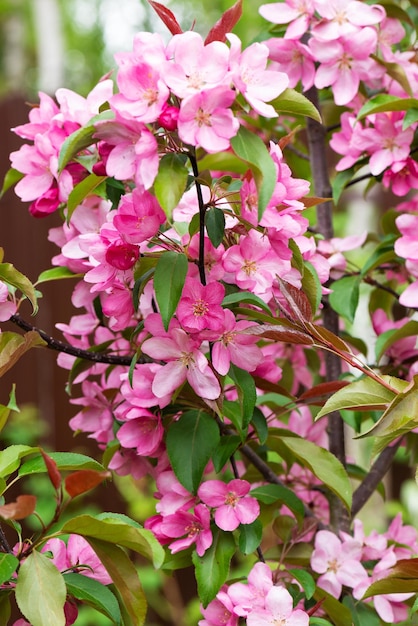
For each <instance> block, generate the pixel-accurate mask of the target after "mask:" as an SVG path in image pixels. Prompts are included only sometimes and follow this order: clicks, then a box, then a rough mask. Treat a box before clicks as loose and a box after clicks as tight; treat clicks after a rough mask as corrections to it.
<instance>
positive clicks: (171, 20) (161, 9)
mask: <svg viewBox="0 0 418 626" xmlns="http://www.w3.org/2000/svg"><path fill="white" fill-rule="evenodd" d="M148 2H149V4H150V5H151V6H152V8H153V9H154V11H155V12H156V14H157V15H158V17H159V18H160V20H161V21H162V22H164V24H165V25H166V26H167V28H168V30H169V31H170V33H171V34H172V35H180V33H182V32H183V29H182V28H181V26H180V24H179V23H178V21H177V20H176V17H175V15H174V13H173V12H172V11H170V9H167V7H165V6H164V5H163V4H160V3H159V2H154V0H148Z"/></svg>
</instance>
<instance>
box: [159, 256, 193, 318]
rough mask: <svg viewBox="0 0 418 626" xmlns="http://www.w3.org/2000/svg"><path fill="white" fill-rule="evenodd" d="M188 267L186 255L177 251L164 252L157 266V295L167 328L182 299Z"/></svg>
mask: <svg viewBox="0 0 418 626" xmlns="http://www.w3.org/2000/svg"><path fill="white" fill-rule="evenodd" d="M187 268H188V262H187V257H186V255H185V254H179V253H177V252H164V253H163V254H162V255H161V256H160V258H159V260H158V263H157V267H156V268H155V273H154V291H155V297H156V300H157V304H158V307H159V309H160V313H161V317H162V320H163V324H164V328H165V329H166V330H168V325H169V323H170V320H171V318H172V317H173V315H174V313H175V311H176V308H177V305H178V302H179V300H180V297H181V293H182V291H183V287H184V281H185V280H186V274H187Z"/></svg>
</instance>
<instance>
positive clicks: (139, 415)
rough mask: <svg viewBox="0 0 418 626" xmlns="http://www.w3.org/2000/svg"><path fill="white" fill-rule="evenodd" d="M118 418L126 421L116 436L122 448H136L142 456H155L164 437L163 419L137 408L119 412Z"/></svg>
mask: <svg viewBox="0 0 418 626" xmlns="http://www.w3.org/2000/svg"><path fill="white" fill-rule="evenodd" d="M117 417H118V418H119V419H123V420H125V423H124V424H122V426H121V427H120V428H119V430H118V432H117V435H116V436H117V438H118V440H119V441H120V442H121V444H122V446H123V447H124V448H135V449H136V452H137V454H139V455H140V456H155V455H156V453H157V451H158V449H159V447H160V444H161V442H162V440H163V435H164V428H163V426H162V423H161V418H160V417H159V416H158V415H153V414H152V413H151V412H149V411H147V409H140V408H136V407H132V408H128V409H127V410H125V411H123V410H122V411H121V410H118V411H117Z"/></svg>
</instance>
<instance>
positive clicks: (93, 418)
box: [69, 380, 114, 443]
mask: <svg viewBox="0 0 418 626" xmlns="http://www.w3.org/2000/svg"><path fill="white" fill-rule="evenodd" d="M104 391H105V390H104V389H103V388H102V387H101V386H100V385H99V384H98V383H97V382H95V381H89V380H85V381H83V383H82V396H81V398H74V399H72V400H71V404H76V405H80V406H81V407H83V408H82V409H81V411H80V412H79V413H77V415H75V416H74V417H73V418H72V419H71V420H70V422H69V425H70V428H72V430H74V431H81V432H85V433H90V434H89V437H90V438H93V439H96V441H99V442H102V443H107V442H109V441H111V440H112V439H114V434H113V401H112V400H109V393H108V391H109V390H108V389H107V390H106V391H107V394H105V393H104Z"/></svg>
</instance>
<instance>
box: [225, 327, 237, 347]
mask: <svg viewBox="0 0 418 626" xmlns="http://www.w3.org/2000/svg"><path fill="white" fill-rule="evenodd" d="M236 334H237V333H235V332H234V331H232V330H230V331H229V332H228V333H224V334H223V335H222V337H221V341H222V343H223V344H224V346H229V344H230V343H233V341H234V339H235V335H236Z"/></svg>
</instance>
